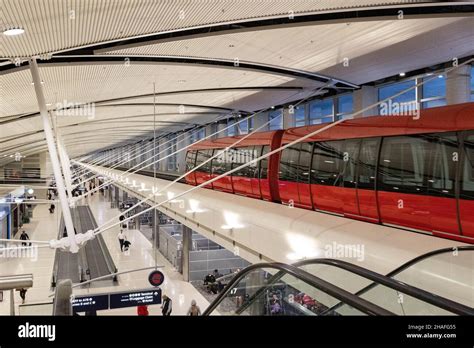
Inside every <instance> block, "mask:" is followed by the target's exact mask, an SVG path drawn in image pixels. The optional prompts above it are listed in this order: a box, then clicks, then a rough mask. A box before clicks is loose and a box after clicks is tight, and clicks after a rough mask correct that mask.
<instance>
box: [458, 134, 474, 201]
mask: <svg viewBox="0 0 474 348" xmlns="http://www.w3.org/2000/svg"><path fill="white" fill-rule="evenodd" d="M463 167H464V168H463V173H462V182H461V195H460V198H461V199H474V133H471V134H469V135H468V136H466V138H465V139H464V166H463Z"/></svg>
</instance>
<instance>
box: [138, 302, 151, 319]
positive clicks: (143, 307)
mask: <svg viewBox="0 0 474 348" xmlns="http://www.w3.org/2000/svg"><path fill="white" fill-rule="evenodd" d="M137 314H138V315H139V316H144V317H145V316H148V315H149V313H148V306H147V305H141V306H138V307H137Z"/></svg>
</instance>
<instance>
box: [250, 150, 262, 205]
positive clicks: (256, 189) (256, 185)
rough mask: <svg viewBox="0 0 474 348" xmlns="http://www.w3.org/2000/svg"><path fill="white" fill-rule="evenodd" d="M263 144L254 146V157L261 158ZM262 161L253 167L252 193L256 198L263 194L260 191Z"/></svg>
mask: <svg viewBox="0 0 474 348" xmlns="http://www.w3.org/2000/svg"><path fill="white" fill-rule="evenodd" d="M262 148H263V147H262V146H254V148H253V152H252V153H253V155H252V159H256V158H259V157H260V156H261V155H262ZM259 176H260V161H259V162H257V163H256V164H255V166H253V167H252V178H251V180H250V181H251V186H252V194H253V196H254V197H256V198H262V194H261V193H260V178H259Z"/></svg>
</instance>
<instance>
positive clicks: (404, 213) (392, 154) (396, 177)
mask: <svg viewBox="0 0 474 348" xmlns="http://www.w3.org/2000/svg"><path fill="white" fill-rule="evenodd" d="M429 145H430V142H429V141H428V140H427V139H425V138H424V137H422V136H418V135H413V136H394V137H385V138H383V140H382V149H381V152H380V159H379V167H378V183H377V186H378V191H377V195H378V203H379V211H380V219H381V221H382V222H383V223H385V224H388V225H396V226H402V227H407V228H410V229H415V230H420V231H431V217H430V210H431V209H430V207H429V206H430V204H431V202H430V198H431V197H430V196H428V185H427V184H428V180H427V174H428V171H427V167H428V162H427V161H428V159H429V151H430V148H429V147H430V146H429Z"/></svg>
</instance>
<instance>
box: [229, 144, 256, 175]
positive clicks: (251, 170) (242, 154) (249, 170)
mask: <svg viewBox="0 0 474 348" xmlns="http://www.w3.org/2000/svg"><path fill="white" fill-rule="evenodd" d="M257 157H258V156H256V150H255V147H254V146H247V147H239V148H236V149H234V151H233V157H232V158H233V161H232V168H237V167H239V166H241V165H242V164H244V163H248V162H250V161H252V160H253V159H254V158H257ZM257 169H258V163H252V164H250V165H248V166H247V167H245V168H242V169H240V170H238V171H237V172H235V173H234V175H236V176H243V177H246V178H253V177H256V176H257V174H256V172H257Z"/></svg>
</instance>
